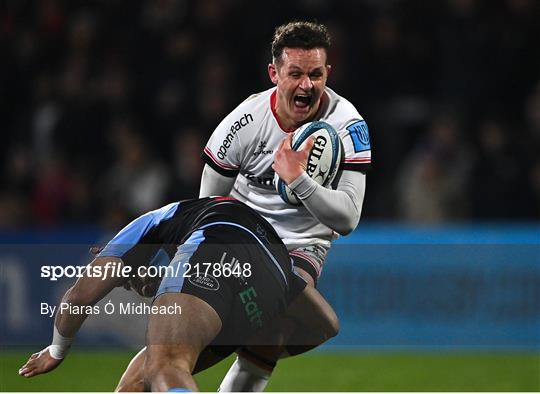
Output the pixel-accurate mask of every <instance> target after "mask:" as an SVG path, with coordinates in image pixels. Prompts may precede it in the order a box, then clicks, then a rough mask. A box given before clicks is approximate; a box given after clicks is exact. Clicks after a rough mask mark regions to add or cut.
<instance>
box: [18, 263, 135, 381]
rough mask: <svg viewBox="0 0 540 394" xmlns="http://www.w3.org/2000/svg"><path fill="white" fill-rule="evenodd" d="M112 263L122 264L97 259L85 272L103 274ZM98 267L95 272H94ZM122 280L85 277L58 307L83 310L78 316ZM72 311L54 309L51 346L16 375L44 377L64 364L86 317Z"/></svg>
mask: <svg viewBox="0 0 540 394" xmlns="http://www.w3.org/2000/svg"><path fill="white" fill-rule="evenodd" d="M112 263H115V264H116V267H118V264H120V265H122V260H121V259H119V258H115V257H97V258H96V259H94V261H92V263H90V264H89V267H91V268H90V269H91V270H92V271H90V270H87V271H86V272H87V273H88V272H94V273H95V272H106V269H107V264H108V266H111V264H112ZM96 267H97V268H96ZM124 280H125V279H123V278H118V277H114V276H113V277H110V276H109V275H107V276H104V275H103V276H101V275H100V276H96V277H92V276H90V275H84V276H83V277H81V278H79V279H78V280H77V282H76V283H75V284H74V285H73V287H71V288H70V289H69V290H68V291H66V293H65V294H64V296H63V297H62V301H61V304H60V305H71V306H77V307H82V308H76V311H77V312H80V311H83V310H84V309H85V308H84V307H85V306H93V305H95V304H96V303H97V302H98V301H100V300H101V299H102V298H103V297H105V296H106V295H107V294H108V293H109V292H110V291H111V290H112V289H114V288H115V287H117V286H121V285H122V284H123V282H124ZM72 310H75V309H73V308H66V309H61V308H57V312H56V317H55V322H54V329H53V340H52V343H51V345H49V346H48V347H46V348H45V349H43V350H41V351H40V352H38V353H35V354H33V355H32V356H31V357H30V359H29V360H28V361H27V362H26V364H24V365H23V366H22V367H21V369H20V370H19V375H21V376H24V377H27V378H29V377H32V376H35V375H39V374H42V373H47V372H49V371H52V370H53V369H55V368H56V367H57V366H58V365H60V363H61V362H62V361H63V359H64V357H65V356H66V355H67V352H68V350H69V348H70V346H71V343H72V342H73V339H74V337H75V334H76V333H77V332H78V331H79V329H80V327H81V325H82V324H83V322H84V321H85V320H86V318H87V317H88V315H87V314H86V313H71V311H72Z"/></svg>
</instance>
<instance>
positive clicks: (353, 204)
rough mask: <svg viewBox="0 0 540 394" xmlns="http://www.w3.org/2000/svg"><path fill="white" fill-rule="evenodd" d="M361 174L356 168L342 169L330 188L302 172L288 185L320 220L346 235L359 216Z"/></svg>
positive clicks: (360, 206)
mask: <svg viewBox="0 0 540 394" xmlns="http://www.w3.org/2000/svg"><path fill="white" fill-rule="evenodd" d="M365 178H366V176H365V175H364V174H362V173H360V172H353V171H344V172H343V175H342V177H341V179H340V181H339V183H338V186H337V190H331V189H327V188H325V187H323V186H321V185H319V184H318V183H317V182H315V181H314V180H313V179H311V178H310V177H309V176H308V175H307V174H306V173H304V174H302V175H301V176H300V177H299V178H297V179H296V180H295V181H294V182H292V183H291V184H290V185H289V187H290V188H291V190H293V191H294V192H295V193H296V195H297V196H298V198H299V199H300V200H301V201H302V203H303V204H304V206H305V207H306V208H307V210H308V211H309V212H310V213H311V214H312V215H313V216H314V217H315V218H317V219H318V220H319V221H320V222H321V223H323V224H324V225H326V226H328V227H330V228H331V229H332V230H334V231H336V232H338V233H339V234H341V235H347V234H349V233H350V232H351V231H353V230H354V229H355V228H356V226H357V225H358V221H359V220H360V214H361V212H362V204H363V201H364V194H365V187H366V181H365Z"/></svg>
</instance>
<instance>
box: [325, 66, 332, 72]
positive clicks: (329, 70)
mask: <svg viewBox="0 0 540 394" xmlns="http://www.w3.org/2000/svg"><path fill="white" fill-rule="evenodd" d="M331 72H332V66H331V65H330V64H327V65H326V74H327V75H330V73H331Z"/></svg>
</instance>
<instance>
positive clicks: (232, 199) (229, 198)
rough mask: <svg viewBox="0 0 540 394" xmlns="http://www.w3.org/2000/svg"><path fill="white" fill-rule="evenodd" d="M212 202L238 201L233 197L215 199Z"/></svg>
mask: <svg viewBox="0 0 540 394" xmlns="http://www.w3.org/2000/svg"><path fill="white" fill-rule="evenodd" d="M212 200H216V201H237V200H236V198H233V197H213V198H212Z"/></svg>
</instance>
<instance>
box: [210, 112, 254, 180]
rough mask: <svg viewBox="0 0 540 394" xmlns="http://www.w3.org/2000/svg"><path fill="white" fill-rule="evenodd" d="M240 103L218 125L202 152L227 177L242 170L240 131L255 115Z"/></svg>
mask: <svg viewBox="0 0 540 394" xmlns="http://www.w3.org/2000/svg"><path fill="white" fill-rule="evenodd" d="M242 107H243V106H242V105H240V106H239V107H237V108H236V109H235V110H234V111H233V112H231V113H230V114H229V115H228V116H226V117H225V119H223V121H222V122H221V123H220V124H219V125H218V126H217V127H216V129H215V130H214V132H213V133H212V135H211V136H210V139H209V140H208V142H207V143H206V146H205V147H204V150H203V152H202V154H201V157H202V159H203V160H204V161H205V162H206V163H207V164H208V165H209V166H210V167H212V168H213V169H214V170H215V171H217V172H218V173H220V174H221V175H224V176H227V177H236V176H237V175H238V173H239V172H240V164H241V161H242V160H241V158H242V144H241V142H240V136H239V134H238V131H240V130H241V129H243V128H244V127H246V126H247V125H249V124H250V123H252V122H253V115H252V114H251V113H249V112H245V111H243V108H242Z"/></svg>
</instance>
